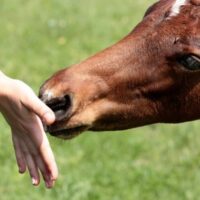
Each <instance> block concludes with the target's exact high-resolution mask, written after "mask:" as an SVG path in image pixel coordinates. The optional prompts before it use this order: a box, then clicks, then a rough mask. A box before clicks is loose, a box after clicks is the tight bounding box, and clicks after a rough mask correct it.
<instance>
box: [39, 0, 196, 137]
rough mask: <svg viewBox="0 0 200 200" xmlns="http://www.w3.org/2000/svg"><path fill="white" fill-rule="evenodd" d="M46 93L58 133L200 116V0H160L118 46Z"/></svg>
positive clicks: (62, 74) (58, 76) (64, 73)
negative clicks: (54, 116)
mask: <svg viewBox="0 0 200 200" xmlns="http://www.w3.org/2000/svg"><path fill="white" fill-rule="evenodd" d="M39 97H40V98H41V100H43V101H44V102H45V103H46V104H47V105H48V106H49V107H50V108H51V109H52V110H53V111H54V113H55V115H56V122H55V123H54V124H53V125H51V126H48V127H47V130H48V132H50V134H51V135H53V136H56V137H59V138H62V139H71V138H73V137H75V136H77V135H79V134H80V133H82V132H84V131H86V130H91V131H113V130H124V129H130V128H134V127H139V126H144V125H149V124H154V123H180V122H186V121H192V120H196V119H199V118H200V0H160V1H158V2H156V3H154V4H153V5H152V6H151V7H150V8H148V9H147V11H146V13H145V15H144V18H143V19H142V21H141V22H140V23H139V24H138V25H137V26H136V27H135V28H134V29H133V30H132V31H131V32H130V33H129V34H128V35H126V36H125V37H124V38H123V39H121V40H120V41H119V42H117V43H116V44H115V45H112V46H111V47H108V48H106V49H105V50H103V51H101V52H99V53H97V54H95V55H94V56H91V57H90V58H88V59H86V60H84V61H83V62H81V63H79V64H75V65H73V66H71V67H69V68H65V69H62V70H60V71H58V72H56V73H55V74H54V75H53V76H52V77H50V78H49V79H48V80H47V81H45V83H44V84H43V85H42V86H41V89H40V93H39Z"/></svg>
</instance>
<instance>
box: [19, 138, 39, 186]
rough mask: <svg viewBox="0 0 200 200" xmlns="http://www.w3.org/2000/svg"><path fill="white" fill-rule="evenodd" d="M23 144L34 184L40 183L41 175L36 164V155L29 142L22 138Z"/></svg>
mask: <svg viewBox="0 0 200 200" xmlns="http://www.w3.org/2000/svg"><path fill="white" fill-rule="evenodd" d="M21 146H22V147H23V153H24V157H25V160H26V165H27V167H28V171H29V174H30V177H31V179H32V184H33V185H39V183H40V175H39V172H38V168H37V166H36V162H35V158H36V157H37V156H36V155H34V154H33V152H32V151H31V150H30V149H29V148H30V146H29V145H28V146H27V143H25V142H24V141H22V140H21Z"/></svg>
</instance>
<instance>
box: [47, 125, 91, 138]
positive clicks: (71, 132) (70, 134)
mask: <svg viewBox="0 0 200 200" xmlns="http://www.w3.org/2000/svg"><path fill="white" fill-rule="evenodd" d="M87 129H88V127H87V126H77V127H73V128H63V129H55V130H54V129H53V128H52V127H48V128H47V132H49V134H50V135H52V136H54V137H58V138H60V139H64V140H69V139H72V138H74V137H76V136H78V135H79V134H81V133H82V132H83V131H86V130H87Z"/></svg>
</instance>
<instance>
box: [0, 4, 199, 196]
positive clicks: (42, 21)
mask: <svg viewBox="0 0 200 200" xmlns="http://www.w3.org/2000/svg"><path fill="white" fill-rule="evenodd" d="M152 2H153V0H139V1H134V0H123V1H121V0H109V1H106V0H51V1H49V0H34V1H27V0H12V1H8V0H1V6H0V13H1V18H0V24H1V29H0V55H1V57H0V66H1V70H2V71H4V72H5V73H6V74H7V75H9V76H11V77H13V78H17V79H21V80H23V81H25V82H26V83H28V84H29V85H31V86H32V87H33V89H34V90H35V91H36V92H38V88H39V86H40V85H41V83H42V82H43V81H44V80H45V79H46V78H48V77H49V76H50V75H51V74H52V73H53V72H55V71H56V70H58V69H60V68H62V67H65V66H69V65H71V64H73V63H76V62H79V61H81V60H83V59H84V58H86V57H88V56H89V55H91V54H94V53H95V52H97V51H99V50H101V49H103V48H105V47H107V46H109V45H111V44H113V43H114V42H116V41H117V40H119V39H120V38H122V37H123V36H124V35H126V34H127V33H128V32H130V31H131V29H132V28H133V26H134V25H136V23H137V22H138V21H139V20H141V18H142V16H143V13H144V11H145V9H146V8H147V7H148V6H149V5H150V4H151V3H152ZM166 109H167V108H166ZM0 128H1V135H0V174H1V177H0V200H18V199H19V200H27V199H29V200H35V199H37V200H39V199H42V200H54V199H57V200H68V199H69V200H186V199H187V200H198V199H200V187H199V185H200V133H199V132H200V131H199V130H200V124H199V122H192V123H185V124H180V125H161V124H159V125H152V126H147V127H144V128H138V129H133V130H128V131H123V132H110V133H98V134H97V133H85V134H83V135H81V136H79V137H78V138H76V139H74V140H71V141H66V142H64V141H61V140H58V139H55V138H52V137H49V139H50V142H51V144H52V148H53V150H54V152H55V156H56V160H57V163H58V166H59V170H60V176H59V179H58V182H57V184H56V186H55V188H54V189H52V190H47V189H45V187H44V185H43V184H42V185H41V186H40V187H38V188H34V187H33V186H32V185H31V182H30V180H29V176H28V175H23V176H21V175H19V174H18V172H17V167H16V164H15V158H14V153H13V149H12V144H11V137H10V130H9V127H8V126H7V124H6V123H5V122H4V120H3V118H1V120H0Z"/></svg>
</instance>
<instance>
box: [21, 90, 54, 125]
mask: <svg viewBox="0 0 200 200" xmlns="http://www.w3.org/2000/svg"><path fill="white" fill-rule="evenodd" d="M22 103H23V104H24V105H25V107H27V108H28V109H29V110H31V111H33V112H34V113H35V114H36V115H38V116H39V117H40V118H41V120H42V121H43V122H44V123H45V124H47V125H50V124H52V123H53V122H54V121H55V115H54V112H53V111H52V110H51V109H50V108H49V107H48V106H47V105H46V104H45V103H44V102H42V101H41V100H40V99H39V98H38V97H37V96H36V95H35V94H34V92H33V91H32V90H30V92H28V93H27V98H26V99H25V100H24V101H23V102H22Z"/></svg>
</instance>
